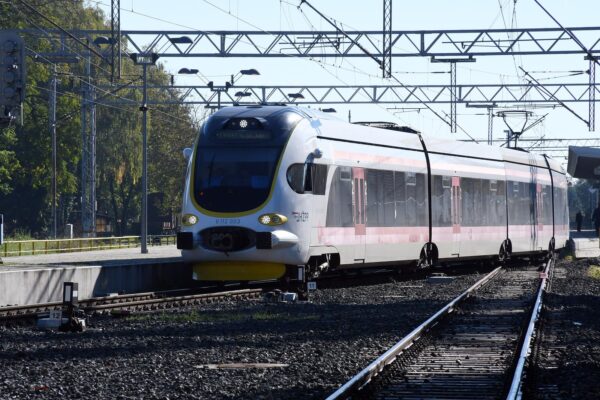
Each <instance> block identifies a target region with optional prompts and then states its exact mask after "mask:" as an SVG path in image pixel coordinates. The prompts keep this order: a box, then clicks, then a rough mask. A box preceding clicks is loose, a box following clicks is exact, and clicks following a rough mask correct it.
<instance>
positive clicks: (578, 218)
mask: <svg viewBox="0 0 600 400" xmlns="http://www.w3.org/2000/svg"><path fill="white" fill-rule="evenodd" d="M575 223H576V224H577V232H581V224H582V223H583V214H582V213H581V210H579V211H577V214H575Z"/></svg>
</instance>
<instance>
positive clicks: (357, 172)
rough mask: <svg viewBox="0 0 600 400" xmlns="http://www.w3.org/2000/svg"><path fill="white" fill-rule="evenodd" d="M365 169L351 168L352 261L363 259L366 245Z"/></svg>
mask: <svg viewBox="0 0 600 400" xmlns="http://www.w3.org/2000/svg"><path fill="white" fill-rule="evenodd" d="M365 194H366V185H365V170H364V169H362V168H352V209H353V212H354V218H353V219H354V237H355V239H356V240H355V243H356V245H355V249H354V261H363V262H364V261H365V245H366V234H367V225H366V218H365V217H366V216H365V210H366V206H365V203H366V202H365V197H366V196H365Z"/></svg>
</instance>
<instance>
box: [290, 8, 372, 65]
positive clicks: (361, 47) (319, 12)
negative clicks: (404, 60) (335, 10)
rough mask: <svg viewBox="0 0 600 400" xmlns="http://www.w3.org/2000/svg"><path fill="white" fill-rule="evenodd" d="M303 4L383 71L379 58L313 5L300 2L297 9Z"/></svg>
mask: <svg viewBox="0 0 600 400" xmlns="http://www.w3.org/2000/svg"><path fill="white" fill-rule="evenodd" d="M303 4H306V5H307V6H309V7H310V9H311V10H313V11H314V12H316V13H317V14H319V16H320V17H321V18H323V19H324V20H325V21H327V23H329V25H331V26H333V27H334V28H335V30H337V31H338V32H339V33H341V34H342V35H344V37H345V38H346V39H348V40H349V41H351V42H352V44H354V45H355V46H356V47H358V48H359V49H361V50H362V52H363V53H365V54H366V55H367V56H369V57H371V58H372V59H373V60H374V61H375V62H376V63H377V64H379V68H382V69H383V61H381V60H380V59H379V58H377V57H375V56H374V55H373V54H371V52H370V51H369V50H367V49H366V48H365V47H364V46H362V45H361V44H360V43H359V42H358V41H356V40H355V39H354V38H352V37H351V36H350V35H348V34H347V33H346V32H345V31H344V30H343V29H341V28H339V27H338V26H337V24H336V23H335V22H333V21H331V20H330V19H329V18H328V17H327V16H326V15H324V14H323V13H322V12H321V11H319V10H317V9H316V8H315V7H313V5H312V4H310V3H309V2H308V1H307V0H301V1H300V5H298V8H300V7H302V5H303Z"/></svg>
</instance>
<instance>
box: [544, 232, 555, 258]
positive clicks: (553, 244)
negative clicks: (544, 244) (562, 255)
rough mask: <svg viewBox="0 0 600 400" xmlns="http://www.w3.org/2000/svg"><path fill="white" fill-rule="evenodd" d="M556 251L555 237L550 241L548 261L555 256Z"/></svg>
mask: <svg viewBox="0 0 600 400" xmlns="http://www.w3.org/2000/svg"><path fill="white" fill-rule="evenodd" d="M555 251H556V241H555V240H554V237H553V238H552V239H550V243H549V244H548V254H547V258H546V259H547V260H549V259H551V258H552V257H553V256H554V252H555Z"/></svg>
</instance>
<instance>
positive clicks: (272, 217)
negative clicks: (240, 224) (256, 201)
mask: <svg viewBox="0 0 600 400" xmlns="http://www.w3.org/2000/svg"><path fill="white" fill-rule="evenodd" d="M258 222H260V223H261V224H263V225H269V226H275V225H282V224H285V223H286V222H287V217H286V216H285V215H281V214H274V213H270V214H263V215H261V216H260V217H258Z"/></svg>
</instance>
